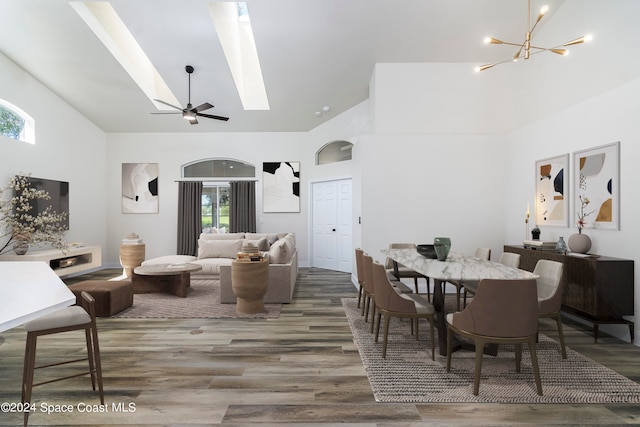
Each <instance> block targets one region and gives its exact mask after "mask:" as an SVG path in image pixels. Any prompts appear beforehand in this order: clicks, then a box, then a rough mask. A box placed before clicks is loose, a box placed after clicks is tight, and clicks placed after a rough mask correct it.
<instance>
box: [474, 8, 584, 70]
mask: <svg viewBox="0 0 640 427" xmlns="http://www.w3.org/2000/svg"><path fill="white" fill-rule="evenodd" d="M548 11H549V6H548V5H544V6H542V8H540V13H539V14H538V18H537V19H536V22H534V24H533V26H532V27H531V29H527V32H526V34H525V38H524V41H523V42H522V43H510V42H505V41H502V40H499V39H496V38H493V37H486V38H485V39H484V43H485V44H506V45H509V46H517V47H518V52H516V54H515V55H514V56H513V58H511V59H506V60H504V61H500V62H495V63H493V64H485V65H481V66H479V67H476V69H475V71H476V72H480V71H484V70H486V69H488V68H491V67H495V66H496V65H500V64H504V63H505V62H516V61H517V60H519V59H520V58H524V59H525V60H526V59H529V58H530V57H531V55H536V54H538V53H542V52H552V53H555V54H557V55H561V56H567V55H568V54H569V50H568V49H564V48H565V47H567V46H573V45H576V44H581V43H584V42H588V41H590V40H591V39H592V37H591V35H586V36H582V37H579V38H577V39H574V40H571V41H568V42H566V43H563V44H561V45H558V46H554V47H550V48H546V47H540V46H534V45H532V44H531V38H532V36H533V31H534V30H535V29H536V26H537V25H538V23H539V22H540V21H541V20H542V18H543V17H544V15H545V14H546V13H547V12H548ZM527 16H528V19H527V25H531V0H528V15H527Z"/></svg>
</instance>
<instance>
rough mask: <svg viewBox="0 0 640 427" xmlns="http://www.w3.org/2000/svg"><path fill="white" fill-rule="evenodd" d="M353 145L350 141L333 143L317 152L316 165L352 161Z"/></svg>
mask: <svg viewBox="0 0 640 427" xmlns="http://www.w3.org/2000/svg"><path fill="white" fill-rule="evenodd" d="M352 148H353V144H352V143H350V142H349V141H332V142H329V143H327V144H325V145H324V146H322V148H320V149H319V150H318V151H317V152H316V165H325V164H328V163H336V162H343V161H345V160H351V150H352Z"/></svg>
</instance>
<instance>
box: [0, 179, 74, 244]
mask: <svg viewBox="0 0 640 427" xmlns="http://www.w3.org/2000/svg"><path fill="white" fill-rule="evenodd" d="M27 178H28V176H24V175H16V176H14V177H12V178H11V179H9V184H8V185H6V186H4V187H0V254H3V253H6V252H9V251H10V250H13V251H14V252H15V253H16V254H19V255H24V254H25V253H26V252H27V250H28V248H29V245H34V244H35V245H38V244H48V245H50V246H52V247H54V248H56V249H59V250H62V251H63V252H64V251H65V249H66V247H65V243H64V242H63V240H62V237H63V235H64V232H65V231H66V230H65V228H64V226H63V225H62V221H64V220H65V219H66V217H67V213H66V212H55V211H54V210H53V209H52V208H51V206H49V207H47V208H46V209H45V210H44V211H42V212H40V213H38V214H35V215H34V214H32V211H33V209H32V208H33V203H34V202H36V201H38V200H50V199H51V197H50V196H49V194H48V193H47V192H46V191H45V190H39V189H36V188H33V187H31V185H30V184H29V182H28V180H27Z"/></svg>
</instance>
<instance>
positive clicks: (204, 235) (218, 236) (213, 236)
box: [200, 233, 244, 240]
mask: <svg viewBox="0 0 640 427" xmlns="http://www.w3.org/2000/svg"><path fill="white" fill-rule="evenodd" d="M200 239H201V240H202V239H204V240H238V239H244V233H226V234H214V233H202V234H200Z"/></svg>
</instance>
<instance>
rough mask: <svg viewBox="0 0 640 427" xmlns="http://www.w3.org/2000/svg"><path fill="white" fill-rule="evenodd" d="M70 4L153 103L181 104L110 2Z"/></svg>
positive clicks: (164, 106)
mask: <svg viewBox="0 0 640 427" xmlns="http://www.w3.org/2000/svg"><path fill="white" fill-rule="evenodd" d="M69 4H70V5H71V7H73V9H74V10H75V11H76V12H77V13H78V15H80V17H81V18H82V19H83V20H84V22H85V23H86V24H87V25H88V26H89V28H90V29H91V30H92V31H93V32H94V33H95V35H96V36H97V37H98V38H99V39H100V41H101V42H102V43H103V44H104V45H105V47H106V48H107V49H109V51H110V52H111V54H112V55H113V56H114V58H116V60H117V61H118V62H119V63H120V65H122V67H123V68H124V69H125V70H126V71H127V73H129V75H130V76H131V78H132V79H133V80H134V81H135V82H136V84H137V85H138V86H139V87H140V89H142V91H143V92H144V94H145V95H146V96H147V97H148V98H149V100H151V101H152V102H153V100H154V99H162V100H165V101H167V102H168V103H171V104H174V105H180V101H178V99H177V98H176V96H175V95H174V94H173V92H171V90H170V89H169V87H168V86H167V84H166V83H165V81H164V80H163V79H162V77H160V74H159V73H158V71H157V70H156V68H155V67H154V66H153V64H152V63H151V61H150V60H149V58H148V57H147V55H146V54H145V53H144V51H143V50H142V48H141V47H140V45H139V44H138V42H137V41H136V39H135V38H134V37H133V35H132V34H131V32H129V30H128V29H127V27H126V25H125V24H124V22H122V19H120V17H119V16H118V14H117V13H116V11H115V10H114V9H113V7H112V6H111V4H110V3H109V2H105V1H97V2H94V1H90V2H89V1H87V2H85V1H71V2H69ZM154 104H155V105H156V107H157V108H158V109H160V110H172V108H171V107H168V106H166V105H163V104H160V103H155V102H154Z"/></svg>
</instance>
